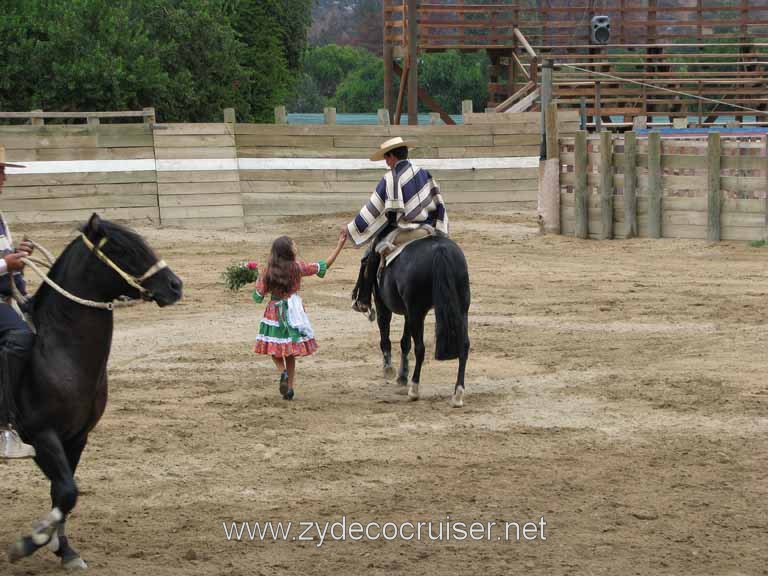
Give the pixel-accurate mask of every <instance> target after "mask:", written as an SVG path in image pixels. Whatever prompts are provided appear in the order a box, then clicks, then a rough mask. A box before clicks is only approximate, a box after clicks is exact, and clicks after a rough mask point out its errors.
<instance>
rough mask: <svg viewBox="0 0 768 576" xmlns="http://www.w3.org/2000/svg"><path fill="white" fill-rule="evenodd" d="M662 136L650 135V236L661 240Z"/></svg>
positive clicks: (656, 133)
mask: <svg viewBox="0 0 768 576" xmlns="http://www.w3.org/2000/svg"><path fill="white" fill-rule="evenodd" d="M661 232H662V228H661V135H660V134H659V133H658V132H651V133H650V134H648V236H649V237H650V238H661Z"/></svg>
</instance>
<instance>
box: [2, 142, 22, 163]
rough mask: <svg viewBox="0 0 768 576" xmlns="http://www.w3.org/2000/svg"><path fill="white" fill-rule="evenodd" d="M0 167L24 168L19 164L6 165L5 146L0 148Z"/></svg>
mask: <svg viewBox="0 0 768 576" xmlns="http://www.w3.org/2000/svg"><path fill="white" fill-rule="evenodd" d="M0 166H9V167H11V168H24V166H22V165H21V164H8V163H7V162H6V161H5V146H0Z"/></svg>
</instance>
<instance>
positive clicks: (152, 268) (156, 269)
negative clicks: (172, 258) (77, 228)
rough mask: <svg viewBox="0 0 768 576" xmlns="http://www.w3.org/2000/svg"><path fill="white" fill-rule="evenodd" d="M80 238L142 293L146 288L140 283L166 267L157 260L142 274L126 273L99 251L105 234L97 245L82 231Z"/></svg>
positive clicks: (163, 261) (106, 239)
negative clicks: (137, 275) (132, 274)
mask: <svg viewBox="0 0 768 576" xmlns="http://www.w3.org/2000/svg"><path fill="white" fill-rule="evenodd" d="M80 238H81V239H82V241H83V242H84V243H85V245H86V246H88V248H89V249H90V250H91V252H93V253H94V254H96V256H98V258H99V260H101V261H102V262H104V264H106V265H107V266H109V267H110V268H112V270H114V271H115V272H117V273H118V274H119V275H120V277H121V278H122V279H123V280H125V281H126V282H127V283H128V285H129V286H131V287H132V288H135V289H136V290H138V291H139V292H140V293H141V294H144V293H146V292H147V289H146V288H144V286H142V285H141V283H142V282H144V281H145V280H147V279H148V278H151V277H152V276H154V275H155V274H157V273H158V272H160V270H162V269H163V268H167V267H168V265H167V264H166V263H165V260H158V261H157V262H156V263H155V264H154V265H152V266H150V267H149V270H147V271H146V272H145V273H144V274H143V275H141V276H139V277H138V278H137V277H136V276H131V275H130V274H128V272H126V271H125V270H123V269H122V268H120V266H118V265H117V264H115V263H114V262H112V260H110V259H109V257H108V256H107V255H106V254H104V252H102V251H101V248H103V247H104V244H106V243H107V242H108V240H109V238H107V237H106V236H105V237H104V238H102V239H101V240H100V241H99V245H98V246H94V244H93V242H91V241H90V240H89V239H88V237H87V236H86V235H85V234H84V233H82V232H81V233H80Z"/></svg>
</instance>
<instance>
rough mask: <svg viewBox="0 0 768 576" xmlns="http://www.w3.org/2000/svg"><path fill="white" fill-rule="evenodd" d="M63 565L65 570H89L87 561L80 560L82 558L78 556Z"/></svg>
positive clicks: (62, 562) (62, 563) (63, 562)
mask: <svg viewBox="0 0 768 576" xmlns="http://www.w3.org/2000/svg"><path fill="white" fill-rule="evenodd" d="M61 565H62V567H63V568H64V570H87V569H88V564H86V563H85V560H83V559H82V558H80V556H76V557H75V558H71V559H70V560H67V561H64V560H62V561H61Z"/></svg>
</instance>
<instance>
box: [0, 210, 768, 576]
mask: <svg viewBox="0 0 768 576" xmlns="http://www.w3.org/2000/svg"><path fill="white" fill-rule="evenodd" d="M451 218H452V224H453V227H454V236H455V238H456V239H457V240H458V242H459V243H460V244H461V245H462V247H463V248H464V250H465V251H466V255H467V259H468V261H469V264H470V274H471V280H472V289H473V302H472V307H471V310H470V324H471V338H472V353H471V356H470V362H469V367H468V371H467V396H466V407H465V408H464V409H462V410H456V409H451V408H450V407H449V405H448V401H449V398H450V394H451V392H452V389H453V382H454V378H455V370H456V362H442V363H437V362H435V361H434V360H432V356H431V354H432V352H433V350H434V346H433V343H432V341H431V339H432V334H433V331H432V325H431V324H430V326H429V335H428V345H427V356H428V360H427V363H426V366H425V370H424V373H423V378H422V400H421V401H419V402H409V401H408V400H407V397H405V396H403V395H402V394H399V393H398V392H399V390H398V388H399V387H398V386H397V384H396V383H394V382H389V383H388V382H386V381H385V380H384V378H383V377H382V374H381V369H380V366H381V359H380V354H379V351H378V331H377V330H376V328H375V325H371V324H369V323H368V322H367V321H366V320H365V319H364V318H363V317H362V316H361V315H359V314H355V313H354V312H352V311H351V310H350V308H349V299H348V295H349V292H350V290H351V288H352V284H353V279H354V277H355V275H356V271H357V261H358V257H359V254H360V253H359V252H357V251H354V250H351V249H349V250H345V251H344V252H343V253H342V255H341V257H340V259H339V261H338V263H337V266H336V267H335V268H334V269H332V270H331V271H330V273H329V274H328V276H327V278H326V279H324V280H319V279H316V278H313V279H309V280H307V281H306V282H305V284H304V291H303V295H304V300H305V302H306V304H307V309H308V313H309V316H310V318H311V319H312V321H313V323H314V326H315V330H316V332H317V334H318V340H319V342H320V345H321V349H320V351H319V352H318V354H317V355H315V356H313V357H311V358H308V359H302V360H301V361H300V362H299V368H298V382H297V399H296V400H295V401H294V402H292V403H289V402H285V401H283V400H282V399H281V398H280V396H279V395H278V392H277V374H276V372H275V371H274V368H273V366H272V363H271V361H270V360H269V359H268V358H266V357H257V356H255V355H254V354H252V353H251V343H252V340H253V337H254V335H255V334H256V332H257V330H258V321H259V318H260V317H261V314H262V311H263V306H261V305H255V304H254V303H253V302H252V301H251V300H250V297H249V294H248V293H246V292H242V293H240V294H236V295H232V294H229V293H226V292H225V291H224V288H223V286H222V284H221V282H220V277H219V274H220V272H221V270H223V268H224V267H225V266H226V265H227V264H229V263H230V262H231V261H232V260H236V259H257V260H259V261H260V262H264V261H266V257H267V253H268V248H269V244H270V242H271V240H272V239H273V238H274V237H275V236H277V235H279V234H281V233H285V232H288V233H290V234H291V235H293V237H294V238H295V239H296V242H297V244H298V245H299V247H300V249H301V251H302V255H303V257H304V258H305V259H317V258H320V257H324V256H325V255H326V254H327V253H328V252H329V251H330V250H331V248H332V247H333V244H334V241H335V239H336V237H337V230H338V227H339V226H340V224H341V223H342V221H343V217H342V216H340V217H338V218H315V219H306V218H302V219H292V220H286V221H284V222H282V223H280V224H271V225H268V226H265V227H264V229H262V230H260V231H259V232H257V233H251V234H238V233H234V232H204V233H193V232H189V231H179V230H156V229H152V228H140V229H139V231H140V232H141V233H143V234H144V235H145V236H146V237H147V239H148V240H149V241H150V243H151V244H152V245H153V246H154V247H155V248H157V250H158V252H159V253H160V254H161V255H162V256H163V257H164V258H165V260H167V262H168V263H169V264H170V265H171V267H172V268H173V269H174V270H175V271H176V272H177V273H178V274H179V275H180V276H181V277H182V278H183V279H184V281H185V297H184V300H183V301H182V302H181V303H180V304H179V305H176V306H174V307H172V308H166V309H164V310H161V309H159V308H157V307H156V306H149V305H148V306H142V307H139V308H134V309H130V310H127V311H120V312H119V313H117V316H116V318H117V321H116V330H115V341H114V344H113V349H112V350H113V355H112V359H111V363H110V378H111V388H110V394H111V398H110V403H109V407H108V409H107V413H106V415H105V417H104V419H103V420H102V422H101V424H100V425H99V427H98V428H97V430H96V432H95V433H94V434H93V435H92V437H91V441H90V444H89V446H88V448H87V449H86V452H85V454H84V457H83V461H82V463H81V467H80V469H79V470H78V481H79V485H80V488H81V491H82V492H81V497H80V501H79V504H78V507H77V509H76V510H75V513H74V514H73V515H72V517H71V520H70V522H69V535H70V538H71V541H72V543H73V545H74V546H75V547H76V548H77V549H78V550H80V552H81V553H82V555H83V558H84V559H85V560H86V561H87V562H88V563H89V564H90V566H91V569H92V570H91V572H92V573H93V574H105V575H107V574H109V575H132V574H135V575H147V576H150V575H152V576H154V575H158V574H161V575H190V576H191V575H201V574H205V575H208V574H210V575H219V574H221V575H224V574H226V575H233V576H246V575H248V576H250V575H264V576H268V575H273V574H286V575H288V574H290V575H298V574H317V575H326V574H333V575H334V576H342V575H350V576H351V575H354V576H357V575H360V574H363V573H366V574H377V575H379V574H381V575H384V574H401V573H402V574H406V573H407V574H429V575H432V574H434V575H437V574H440V575H445V574H487V575H496V574H522V573H525V574H541V575H561V574H574V575H576V574H578V575H582V574H587V575H588V574H610V575H627V574H642V575H648V574H669V575H704V574H712V575H714V574H717V575H728V576H736V575H754V574H768V563H767V562H766V561H767V560H768V547H767V546H766V544H767V543H768V513H767V512H766V498H767V497H768V451H767V448H768V439H767V436H766V434H767V433H768V384H767V381H768V378H767V376H768V367H767V366H766V363H767V362H768V360H767V359H766V349H768V306H766V301H767V300H768V284H767V283H766V281H767V280H768V273H767V272H766V262H767V261H768V251H766V249H765V248H763V249H760V248H752V247H750V246H749V245H748V244H746V243H723V244H718V245H708V244H706V243H704V242H693V241H673V240H665V241H650V240H635V241H613V242H596V241H576V240H573V239H571V238H565V237H552V236H547V237H541V236H538V235H537V229H536V226H535V221H534V217H533V215H532V213H530V212H524V213H519V212H517V213H516V212H511V211H506V212H505V211H491V210H488V211H486V213H481V214H477V213H474V214H471V215H470V214H469V213H467V212H461V211H458V210H454V211H453V212H452V213H451ZM22 232H28V233H29V234H30V235H31V236H33V237H34V238H36V239H37V240H39V241H42V242H43V243H45V244H47V245H49V246H51V247H52V248H55V249H56V250H57V251H58V250H60V249H61V248H62V247H63V246H64V244H65V243H66V242H67V241H68V240H69V239H71V238H72V237H73V231H72V228H70V227H59V228H56V229H55V230H51V229H50V228H48V229H42V228H39V227H27V228H26V229H19V230H17V231H16V234H17V235H20V234H21V233H22ZM401 326H402V321H401V320H398V321H397V323H396V324H395V329H394V331H393V335H394V339H395V348H396V349H398V348H397V341H398V340H399V333H400V327H401ZM0 506H2V522H0V543H2V545H3V546H5V545H7V544H9V543H11V542H12V541H13V540H14V539H15V538H16V537H17V536H18V535H20V534H21V533H22V532H24V533H27V532H28V530H29V528H30V526H31V523H32V522H33V521H34V520H36V519H37V518H39V517H40V516H41V515H42V514H43V513H44V512H45V511H47V509H48V507H49V500H48V484H47V482H46V481H45V480H44V478H43V476H42V474H41V473H40V472H39V471H38V470H37V468H36V467H35V466H34V464H33V463H31V462H21V463H18V462H16V463H13V464H11V465H1V464H0ZM448 515H450V518H451V521H454V522H467V523H470V522H473V521H481V522H491V521H496V522H498V523H500V524H502V525H503V523H504V522H506V521H509V522H512V521H517V522H520V523H523V522H527V521H539V518H540V517H541V516H543V517H544V518H545V521H546V528H545V532H544V536H545V537H546V541H542V540H535V541H530V542H529V541H522V542H516V541H512V542H504V541H501V542H500V541H497V540H496V536H497V534H498V532H494V538H493V540H492V541H490V542H489V541H480V542H470V541H464V542H460V541H456V540H451V541H448V542H445V541H444V542H429V541H422V542H415V541H410V542H403V541H392V542H388V541H383V540H378V541H360V542H351V541H346V542H330V541H329V540H330V538H329V537H326V541H325V542H324V543H323V545H322V546H319V547H318V541H317V540H315V541H314V542H298V541H289V542H283V541H281V542H273V541H254V542H250V541H248V542H230V541H227V539H226V538H225V533H224V528H223V524H222V523H223V522H232V521H234V520H237V521H259V522H265V521H273V522H277V521H292V522H294V524H298V523H299V522H302V521H315V522H322V523H324V522H326V521H327V522H335V521H338V520H340V519H341V517H342V516H346V518H347V524H349V523H351V522H354V521H357V522H363V523H367V522H379V523H382V524H383V523H385V522H396V523H401V522H407V521H410V522H413V523H416V522H419V521H428V520H433V521H435V522H439V521H443V522H445V521H446V516H448ZM435 526H436V525H435ZM296 530H297V531H298V528H297V529H296ZM434 533H435V534H436V533H437V528H434ZM454 534H455V533H454ZM292 535H294V536H295V535H297V532H293V534H292ZM59 570H60V569H59V567H58V563H57V559H56V558H55V557H54V556H53V555H52V554H51V553H50V552H48V551H42V552H41V553H39V554H38V555H37V556H35V557H33V558H31V559H27V560H25V561H23V562H21V563H20V564H18V565H15V566H13V567H9V566H8V565H7V564H3V565H1V566H0V574H10V575H13V576H21V575H28V574H29V575H31V574H49V573H57V572H58V571H59Z"/></svg>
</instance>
